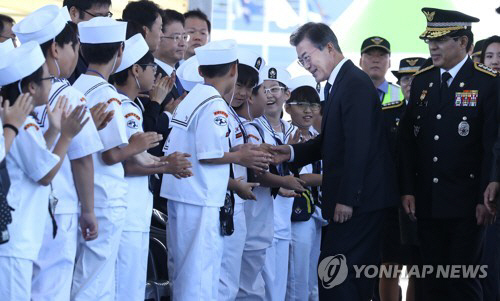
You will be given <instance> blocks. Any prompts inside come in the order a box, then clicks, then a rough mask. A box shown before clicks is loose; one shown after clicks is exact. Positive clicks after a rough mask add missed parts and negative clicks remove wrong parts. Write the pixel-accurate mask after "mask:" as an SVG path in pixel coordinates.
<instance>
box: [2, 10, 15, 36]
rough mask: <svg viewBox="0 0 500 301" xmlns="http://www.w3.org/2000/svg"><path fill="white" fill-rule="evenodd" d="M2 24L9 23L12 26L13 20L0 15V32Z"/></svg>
mask: <svg viewBox="0 0 500 301" xmlns="http://www.w3.org/2000/svg"><path fill="white" fill-rule="evenodd" d="M3 23H11V24H13V23H14V19H12V18H11V17H9V16H7V15H2V14H0V32H2V31H3Z"/></svg>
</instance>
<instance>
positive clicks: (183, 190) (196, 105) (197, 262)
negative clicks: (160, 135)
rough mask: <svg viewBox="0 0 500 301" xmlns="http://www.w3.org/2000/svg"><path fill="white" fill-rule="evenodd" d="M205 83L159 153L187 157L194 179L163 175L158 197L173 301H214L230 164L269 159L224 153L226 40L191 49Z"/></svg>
mask: <svg viewBox="0 0 500 301" xmlns="http://www.w3.org/2000/svg"><path fill="white" fill-rule="evenodd" d="M195 52H196V56H197V60H198V62H199V64H200V67H199V70H200V73H201V75H202V76H203V77H204V79H205V83H204V84H202V85H200V84H198V85H196V86H195V87H194V88H193V89H192V90H191V91H190V93H189V94H188V95H187V97H186V98H185V99H184V100H183V101H182V102H181V103H180V104H179V106H178V107H177V109H176V110H175V112H174V114H173V117H172V126H173V127H172V132H171V133H170V135H169V137H168V139H167V142H166V144H165V147H164V152H165V154H167V155H168V154H171V153H174V152H176V151H179V152H184V153H189V154H191V158H192V159H191V162H192V164H193V173H194V176H193V177H191V178H187V179H182V180H179V179H177V178H175V177H173V176H171V175H165V176H164V177H163V181H162V187H161V192H160V195H161V196H162V197H164V198H167V199H168V200H169V201H168V203H167V206H168V214H169V224H168V229H167V237H169V240H168V243H169V246H168V247H169V252H171V256H172V260H173V275H172V278H171V281H172V295H173V298H174V300H217V299H218V286H219V276H220V267H221V260H222V245H223V239H222V233H225V231H228V230H229V229H222V228H221V223H220V221H219V218H220V216H219V210H220V207H222V206H223V205H224V202H225V198H226V190H227V187H228V182H229V175H230V171H229V168H230V164H231V163H233V164H241V165H245V166H247V167H254V168H260V169H261V170H264V169H265V168H267V166H268V163H269V161H270V160H269V159H270V158H269V156H266V154H265V153H263V152H260V151H255V150H253V149H251V148H248V147H246V148H245V147H243V148H241V149H240V150H238V151H235V152H230V148H229V135H230V131H229V127H228V120H227V119H228V117H229V108H228V105H227V103H226V102H225V101H224V99H223V98H222V96H223V95H230V94H231V93H232V90H233V89H234V85H235V82H236V76H237V63H236V61H237V48H236V43H235V42H234V41H232V40H225V41H216V42H212V43H209V44H207V45H205V46H202V47H199V48H197V49H196V50H195Z"/></svg>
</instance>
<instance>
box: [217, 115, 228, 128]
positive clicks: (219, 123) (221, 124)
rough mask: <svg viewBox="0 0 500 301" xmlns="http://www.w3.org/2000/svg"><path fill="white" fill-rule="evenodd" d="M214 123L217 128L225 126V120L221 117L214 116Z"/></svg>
mask: <svg viewBox="0 0 500 301" xmlns="http://www.w3.org/2000/svg"><path fill="white" fill-rule="evenodd" d="M214 123H215V124H216V125H218V126H226V125H227V118H226V117H224V116H222V115H216V116H215V118H214Z"/></svg>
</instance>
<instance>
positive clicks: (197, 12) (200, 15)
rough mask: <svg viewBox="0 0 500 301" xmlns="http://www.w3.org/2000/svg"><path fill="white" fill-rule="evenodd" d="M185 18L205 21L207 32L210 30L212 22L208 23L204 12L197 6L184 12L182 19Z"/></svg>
mask: <svg viewBox="0 0 500 301" xmlns="http://www.w3.org/2000/svg"><path fill="white" fill-rule="evenodd" d="M187 18H197V19H200V20H203V21H205V22H207V28H208V33H210V32H211V31H212V24H211V23H210V20H208V17H207V15H206V14H205V13H204V12H202V11H201V10H200V9H199V8H197V9H193V10H190V11H188V12H186V13H184V19H187Z"/></svg>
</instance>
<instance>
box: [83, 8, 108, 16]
mask: <svg viewBox="0 0 500 301" xmlns="http://www.w3.org/2000/svg"><path fill="white" fill-rule="evenodd" d="M82 10H83V11H84V12H86V13H87V14H89V15H91V16H92V17H108V18H111V17H113V13H112V12H110V11H108V12H107V13H105V14H93V13H91V12H89V11H87V10H85V9H82Z"/></svg>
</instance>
